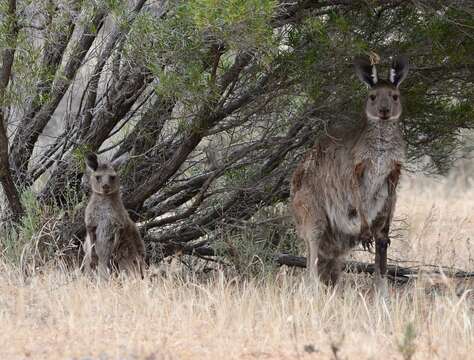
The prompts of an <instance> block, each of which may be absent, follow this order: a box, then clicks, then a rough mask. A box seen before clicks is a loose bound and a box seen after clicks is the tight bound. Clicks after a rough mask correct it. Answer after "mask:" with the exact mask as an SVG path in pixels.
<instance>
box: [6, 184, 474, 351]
mask: <svg viewBox="0 0 474 360" xmlns="http://www.w3.org/2000/svg"><path fill="white" fill-rule="evenodd" d="M420 184H421V185H423V186H420ZM427 185H428V186H427ZM422 188H424V189H425V190H422ZM473 198H474V191H473V190H469V191H459V192H457V193H456V192H454V191H453V190H452V187H450V186H449V184H446V183H436V182H435V181H433V180H429V181H428V180H424V179H417V180H416V181H405V183H404V184H403V188H402V191H401V193H400V202H399V207H398V209H397V217H399V218H405V219H406V220H405V221H406V224H407V225H408V228H407V229H406V230H404V231H403V232H402V233H401V235H402V238H401V239H399V240H395V241H394V244H393V246H392V248H391V249H390V254H391V256H392V257H400V258H403V259H411V260H419V261H424V262H429V263H433V264H443V265H454V266H457V267H461V268H464V269H471V270H472V269H473V265H474V262H473V259H472V256H471V248H470V245H471V242H472V241H471V240H472V236H473V234H474V202H473V200H472V199H473ZM455 285H456V284H451V283H450V282H449V281H444V282H443V287H442V288H440V287H430V286H429V281H428V282H425V281H420V282H418V283H416V284H412V285H410V286H406V287H403V288H391V289H390V301H389V302H388V303H384V302H383V301H381V300H379V299H378V298H377V297H375V296H374V294H373V292H372V291H371V288H370V279H368V278H366V277H364V276H346V277H345V278H344V279H343V282H342V283H341V284H340V286H339V287H338V288H336V289H332V290H330V291H329V290H327V289H319V291H318V289H314V288H312V287H310V286H306V285H305V284H304V283H303V282H302V281H301V274H300V273H297V272H296V273H291V272H286V271H285V270H284V269H282V270H281V271H280V272H279V273H278V274H273V275H272V276H267V277H266V278H262V279H259V280H257V279H254V280H242V279H241V280H237V279H232V278H230V276H228V275H227V276H225V275H223V273H222V272H217V273H215V274H214V275H212V276H211V277H210V278H207V279H195V278H194V279H193V278H183V277H180V276H177V275H176V276H175V275H170V276H168V277H155V278H154V279H153V281H152V280H150V279H147V281H138V280H133V279H130V280H127V281H123V282H121V283H120V282H108V283H99V282H97V281H92V280H89V279H87V278H84V277H82V276H80V275H78V274H71V273H69V274H66V273H65V272H62V271H59V270H53V269H51V270H45V271H44V272H43V273H41V274H37V275H34V276H32V277H29V278H27V279H24V278H22V276H20V274H19V273H18V272H17V271H16V270H15V269H13V268H11V267H8V266H3V268H2V269H1V274H0V330H1V331H0V358H1V359H25V358H33V359H150V360H151V359H187V358H193V359H194V358H202V359H204V358H205V359H214V358H215V359H219V358H222V359H246V358H248V359H252V358H263V359H275V358H276V359H284V358H285V359H286V358H288V359H290V358H291V359H293V358H300V359H310V358H314V359H371V358H374V359H375V358H376V357H378V356H379V355H382V356H383V358H384V359H403V358H404V359H410V358H411V357H412V356H413V357H412V358H413V359H434V358H440V359H467V358H469V357H470V356H472V355H471V354H472V353H473V351H474V329H473V327H474V297H473V295H472V294H473V293H472V292H470V291H465V292H459V291H456V287H455Z"/></svg>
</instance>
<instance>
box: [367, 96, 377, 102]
mask: <svg viewBox="0 0 474 360" xmlns="http://www.w3.org/2000/svg"><path fill="white" fill-rule="evenodd" d="M369 97H370V100H372V101H375V99H376V98H377V96H375V95H370V96H369Z"/></svg>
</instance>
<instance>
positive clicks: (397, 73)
mask: <svg viewBox="0 0 474 360" xmlns="http://www.w3.org/2000/svg"><path fill="white" fill-rule="evenodd" d="M407 75H408V59H407V58H406V56H397V57H396V58H394V59H393V61H392V67H391V68H390V82H391V83H392V84H393V85H395V86H396V87H399V86H400V84H401V83H402V81H403V80H405V78H406V77H407Z"/></svg>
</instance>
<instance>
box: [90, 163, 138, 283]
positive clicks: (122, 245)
mask: <svg viewBox="0 0 474 360" xmlns="http://www.w3.org/2000/svg"><path fill="white" fill-rule="evenodd" d="M118 160H119V161H116V162H114V163H110V162H102V163H99V161H98V159H97V155H96V154H89V155H87V157H86V165H87V168H88V170H89V172H90V175H89V183H90V186H91V189H92V194H91V196H90V199H89V203H88V204H87V207H86V213H85V223H86V229H87V236H86V241H85V243H84V252H85V258H84V265H85V270H86V271H88V272H90V271H92V270H94V269H95V268H96V267H97V265H98V266H99V274H100V275H101V276H108V274H110V272H111V271H112V270H118V271H125V272H127V273H132V272H135V271H139V273H140V276H141V277H142V278H143V268H144V259H145V244H144V242H143V240H142V238H141V236H140V233H139V231H138V228H137V226H136V225H135V223H134V222H133V221H132V219H130V216H129V215H128V213H127V210H126V209H125V207H124V205H123V201H122V197H121V195H120V182H119V178H118V176H117V173H116V168H117V167H118V166H119V165H120V163H121V161H120V159H118Z"/></svg>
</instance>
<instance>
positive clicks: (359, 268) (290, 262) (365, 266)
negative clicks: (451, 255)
mask: <svg viewBox="0 0 474 360" xmlns="http://www.w3.org/2000/svg"><path fill="white" fill-rule="evenodd" d="M275 262H276V263H277V264H278V265H280V266H281V265H286V266H292V267H300V268H305V267H306V258H305V257H303V256H295V255H289V254H277V255H276V256H275ZM427 268H428V269H427ZM344 271H346V272H348V273H359V274H360V273H367V274H373V273H374V272H375V266H374V264H372V263H364V262H359V261H347V262H346V263H345V266H344ZM422 273H423V274H427V275H444V276H446V277H455V278H468V277H474V272H472V271H463V270H459V269H453V268H450V267H446V266H436V267H434V266H432V265H430V266H427V265H417V266H412V267H403V266H400V265H397V264H388V265H387V275H388V276H389V277H391V278H392V279H393V280H396V281H402V282H406V281H408V280H409V279H410V278H414V277H418V276H419V275H420V274H422Z"/></svg>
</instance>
